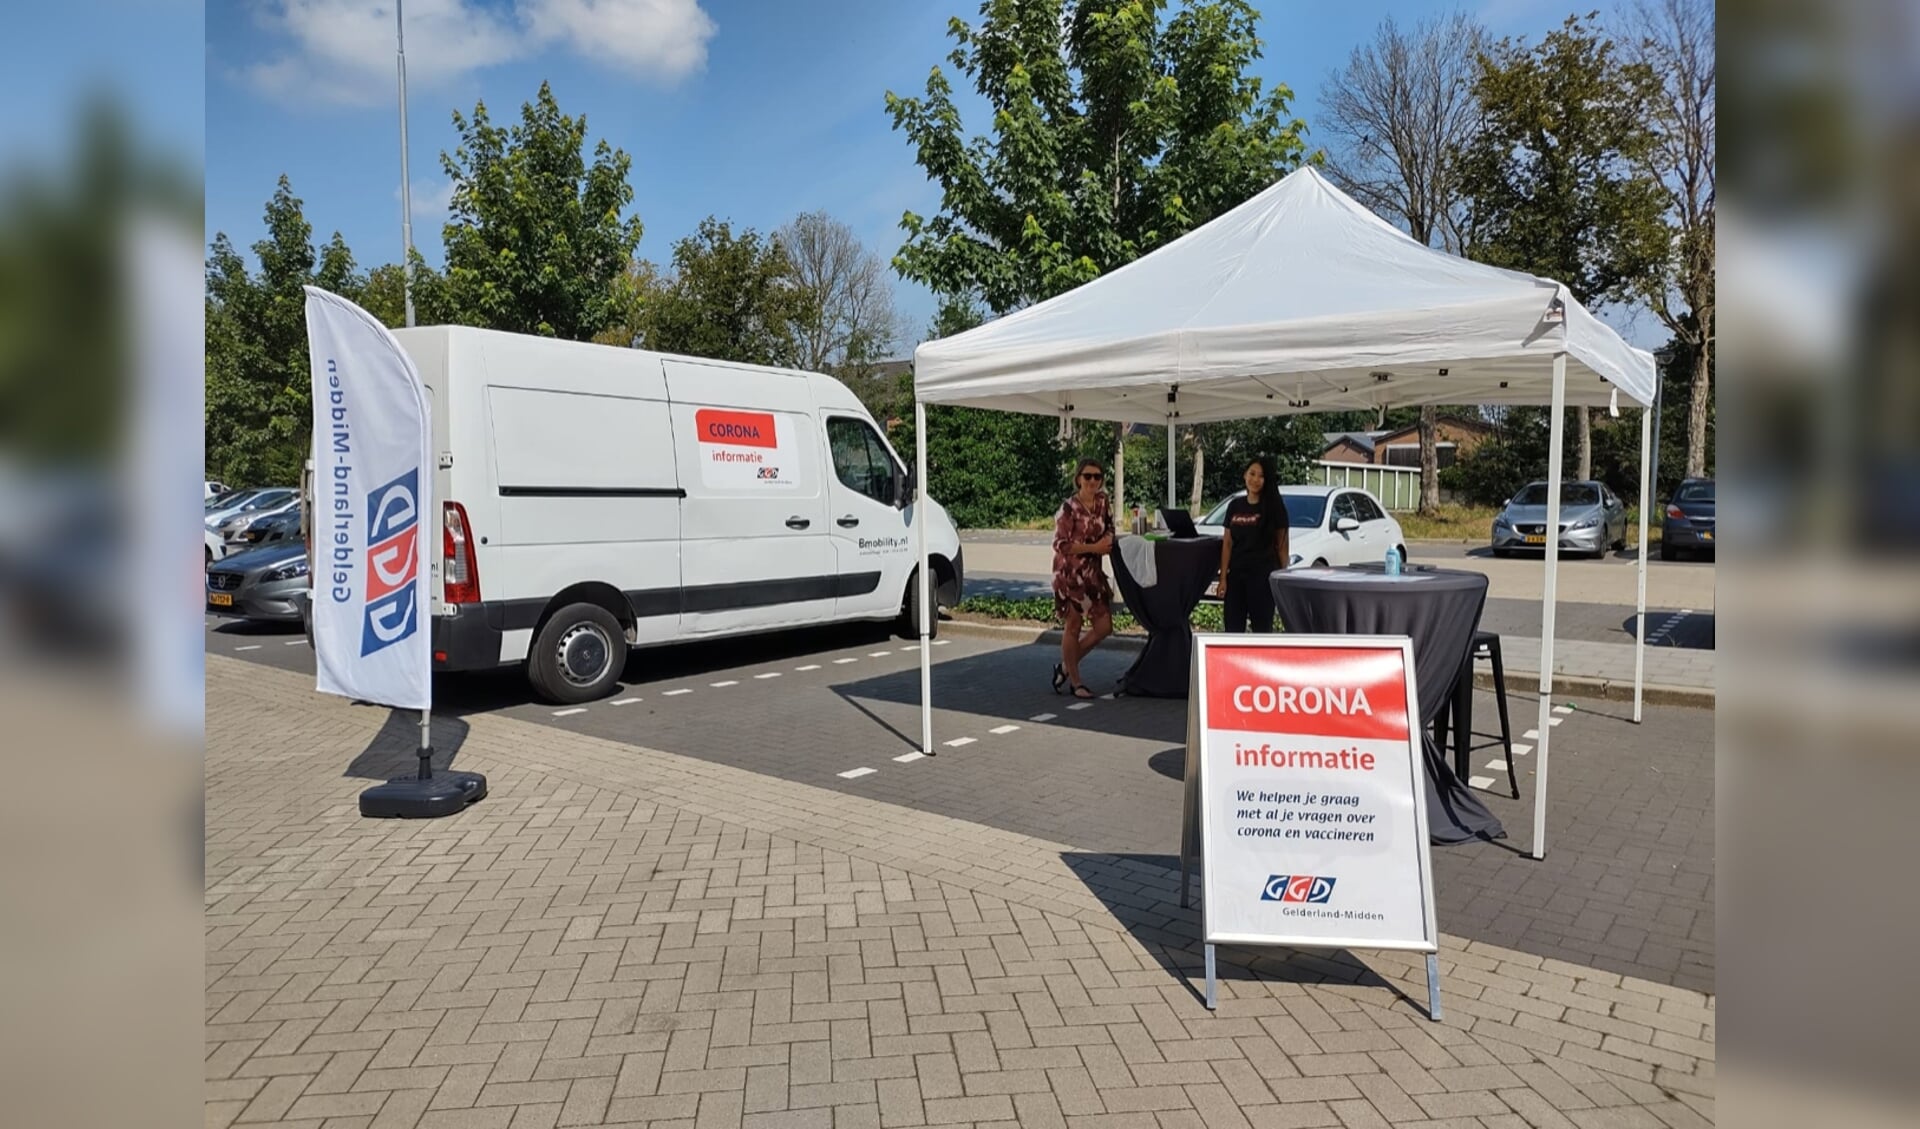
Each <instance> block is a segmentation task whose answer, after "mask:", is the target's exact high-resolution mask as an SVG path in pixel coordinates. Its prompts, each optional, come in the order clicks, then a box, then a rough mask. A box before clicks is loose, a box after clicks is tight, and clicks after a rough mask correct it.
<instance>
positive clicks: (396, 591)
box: [360, 469, 420, 657]
mask: <svg viewBox="0 0 1920 1129" xmlns="http://www.w3.org/2000/svg"><path fill="white" fill-rule="evenodd" d="M419 487H420V472H419V470H418V469H414V470H409V471H408V472H407V473H405V474H403V475H401V476H400V477H399V478H396V479H394V480H393V481H392V482H389V483H387V484H386V485H385V486H382V487H380V488H379V489H377V490H374V491H372V492H371V493H369V494H368V495H367V610H366V619H365V621H364V624H363V625H362V627H361V631H360V654H361V655H362V657H364V656H366V655H371V654H373V653H374V652H375V651H379V650H383V649H385V648H387V647H391V646H393V645H394V644H395V643H398V642H400V641H401V640H402V639H405V638H406V637H408V636H409V635H412V634H413V633H414V632H415V631H416V630H418V629H419V627H420V619H419V609H417V608H416V607H415V606H414V604H415V600H414V580H415V579H416V578H417V577H418V576H419V575H420V545H419V540H420V504H419V498H420V489H419Z"/></svg>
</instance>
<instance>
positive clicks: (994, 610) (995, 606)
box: [959, 596, 1225, 631]
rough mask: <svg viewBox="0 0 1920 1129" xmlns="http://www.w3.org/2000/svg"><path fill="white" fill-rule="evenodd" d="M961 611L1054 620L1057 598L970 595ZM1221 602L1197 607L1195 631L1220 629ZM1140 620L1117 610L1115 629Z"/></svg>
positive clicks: (1133, 625) (1130, 626) (993, 616)
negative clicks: (1054, 604)
mask: <svg viewBox="0 0 1920 1129" xmlns="http://www.w3.org/2000/svg"><path fill="white" fill-rule="evenodd" d="M959 610H960V611H962V612H965V613H968V614H970V615H977V616H981V617H984V618H986V619H1018V620H1032V621H1037V622H1039V623H1052V622H1053V600H1052V599H1051V598H1050V597H1046V596H1034V597H1028V598H1026V599H1014V598H1013V597H1010V596H968V597H967V598H966V599H964V600H962V601H960V609H959ZM1221 614H1222V612H1221V607H1220V605H1219V604H1201V605H1200V606H1199V607H1196V608H1194V609H1193V628H1194V630H1195V631H1219V630H1221V629H1222V628H1223V627H1224V626H1225V624H1224V621H1223V620H1222V619H1221ZM1139 626H1140V624H1139V621H1138V620H1136V619H1134V618H1133V617H1132V616H1131V615H1128V614H1127V613H1126V612H1124V611H1116V612H1114V613H1113V628H1114V630H1115V631H1128V630H1132V629H1134V628H1137V627H1139Z"/></svg>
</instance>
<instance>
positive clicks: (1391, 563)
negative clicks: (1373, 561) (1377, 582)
mask: <svg viewBox="0 0 1920 1129" xmlns="http://www.w3.org/2000/svg"><path fill="white" fill-rule="evenodd" d="M1387 575H1388V576H1399V575H1400V550H1398V549H1388V550H1387Z"/></svg>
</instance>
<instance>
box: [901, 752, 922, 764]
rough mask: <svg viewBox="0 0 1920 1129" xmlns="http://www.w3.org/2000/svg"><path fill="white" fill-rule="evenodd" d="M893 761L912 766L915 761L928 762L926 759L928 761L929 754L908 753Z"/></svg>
mask: <svg viewBox="0 0 1920 1129" xmlns="http://www.w3.org/2000/svg"><path fill="white" fill-rule="evenodd" d="M893 759H894V761H895V762H897V763H899V764H912V763H913V762H914V761H923V760H926V759H927V754H925V753H907V754H905V755H903V756H897V757H895V758H893Z"/></svg>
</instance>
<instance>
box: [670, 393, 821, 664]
mask: <svg viewBox="0 0 1920 1129" xmlns="http://www.w3.org/2000/svg"><path fill="white" fill-rule="evenodd" d="M662 365H663V367H664V369H665V371H666V376H667V394H668V396H669V397H670V398H671V399H672V401H673V437H674V450H675V451H676V453H677V457H678V459H679V467H680V483H681V486H682V488H683V489H685V490H686V495H687V496H686V500H685V502H684V503H682V514H681V562H682V563H681V576H682V583H683V589H684V590H683V592H682V595H681V600H682V604H681V607H682V621H681V623H682V629H683V630H684V631H685V632H686V633H687V634H692V635H699V634H713V633H719V632H728V631H742V630H756V629H764V628H775V627H791V626H799V625H802V624H807V623H819V622H822V621H825V620H828V619H831V618H832V617H833V610H834V599H835V596H836V592H837V588H838V577H837V575H836V571H837V570H836V569H835V567H834V550H833V543H832V537H831V535H830V533H829V525H828V520H827V503H826V491H825V484H824V482H823V475H822V466H821V459H820V452H821V450H822V448H823V446H824V444H823V441H822V437H821V435H820V430H819V425H818V423H816V422H815V419H814V414H813V403H812V398H811V393H810V390H809V388H808V386H807V379H806V377H805V376H803V375H801V374H798V373H785V372H779V371H769V370H765V369H754V368H746V367H743V366H735V365H728V364H724V363H721V362H702V361H697V360H691V359H688V358H680V357H672V358H667V359H665V360H664V361H663V362H662Z"/></svg>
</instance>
